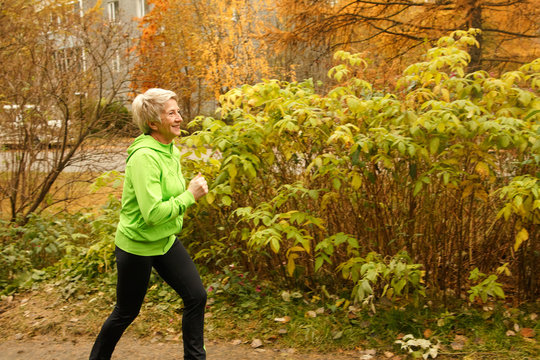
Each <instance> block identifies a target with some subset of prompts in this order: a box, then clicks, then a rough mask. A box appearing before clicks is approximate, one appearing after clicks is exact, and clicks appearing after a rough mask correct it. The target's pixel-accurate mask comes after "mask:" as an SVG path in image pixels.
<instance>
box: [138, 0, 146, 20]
mask: <svg viewBox="0 0 540 360" xmlns="http://www.w3.org/2000/svg"><path fill="white" fill-rule="evenodd" d="M137 2H138V4H139V17H143V16H144V15H146V0H138V1H137Z"/></svg>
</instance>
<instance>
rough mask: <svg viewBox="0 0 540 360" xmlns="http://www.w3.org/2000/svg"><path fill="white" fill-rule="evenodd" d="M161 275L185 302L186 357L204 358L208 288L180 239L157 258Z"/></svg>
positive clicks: (190, 359)
mask: <svg viewBox="0 0 540 360" xmlns="http://www.w3.org/2000/svg"><path fill="white" fill-rule="evenodd" d="M154 267H155V268H156V270H157V272H158V273H159V275H160V276H161V277H162V278H163V280H165V281H166V282H167V284H169V285H170V286H171V287H172V288H173V289H174V290H175V291H176V292H177V293H178V294H179V295H180V297H182V300H183V301H184V313H183V316H182V337H183V340H184V359H185V360H204V359H206V351H205V349H204V334H203V333H204V309H205V307H206V289H205V288H204V286H203V284H202V281H201V277H200V276H199V272H198V271H197V268H196V267H195V264H194V263H193V261H192V260H191V258H190V257H189V254H188V253H187V251H186V249H185V248H184V246H183V245H182V243H181V242H180V241H178V240H176V241H175V243H174V245H173V246H172V247H171V249H170V250H169V251H168V252H167V253H166V254H165V255H162V256H159V257H157V258H156V259H155V261H154Z"/></svg>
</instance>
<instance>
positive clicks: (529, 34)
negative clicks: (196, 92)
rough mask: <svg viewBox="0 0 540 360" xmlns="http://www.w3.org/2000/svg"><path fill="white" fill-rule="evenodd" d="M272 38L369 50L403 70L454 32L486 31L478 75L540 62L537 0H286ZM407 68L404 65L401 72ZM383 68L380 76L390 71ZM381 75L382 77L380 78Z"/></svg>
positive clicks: (477, 54)
mask: <svg viewBox="0 0 540 360" xmlns="http://www.w3.org/2000/svg"><path fill="white" fill-rule="evenodd" d="M278 4H279V6H278V9H279V14H280V19H281V23H280V25H278V26H276V27H274V28H273V29H272V31H270V32H269V36H270V37H271V38H272V39H274V41H276V42H277V43H280V44H281V48H287V47H289V46H292V47H293V48H295V49H302V48H307V49H308V50H309V51H311V52H312V51H313V50H312V49H313V48H315V49H316V50H317V52H319V53H320V54H318V55H317V54H315V55H316V56H313V54H311V56H309V54H308V56H307V61H308V62H315V61H316V60H317V59H320V58H321V57H323V56H328V55H329V54H331V53H333V52H334V51H335V50H337V49H345V50H349V51H355V52H362V53H363V55H364V56H365V57H366V58H370V59H372V60H373V61H374V62H376V67H378V68H379V66H386V67H388V66H387V65H396V63H398V64H397V65H399V62H400V61H401V60H402V59H403V55H407V56H409V57H410V56H417V55H418V54H421V53H422V52H423V51H424V50H425V49H426V48H428V47H429V46H431V45H432V44H433V43H434V41H435V40H436V39H438V38H439V37H440V36H442V35H444V34H446V33H448V32H450V31H453V30H459V29H461V30H467V29H470V28H475V29H479V30H480V33H479V35H478V36H477V40H478V42H479V46H478V47H472V48H471V49H470V54H471V62H470V64H469V67H470V69H471V70H474V69H478V68H480V67H481V68H483V69H486V70H489V69H499V70H502V69H508V68H509V67H512V64H514V65H515V64H523V63H526V62H528V61H531V60H533V59H535V58H537V57H539V56H540V32H539V31H540V23H539V22H538V18H539V17H540V3H539V2H538V0H425V1H424V0H398V1H379V0H280V1H279V2H278ZM397 67H398V68H401V67H400V66H397ZM381 70H382V69H381V68H379V72H381V73H384V70H382V71H381ZM380 75H381V74H379V76H380Z"/></svg>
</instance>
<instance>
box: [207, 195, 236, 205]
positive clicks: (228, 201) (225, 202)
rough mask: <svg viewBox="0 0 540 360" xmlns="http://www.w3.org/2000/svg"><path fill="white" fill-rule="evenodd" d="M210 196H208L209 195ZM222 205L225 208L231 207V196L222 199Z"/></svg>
mask: <svg viewBox="0 0 540 360" xmlns="http://www.w3.org/2000/svg"><path fill="white" fill-rule="evenodd" d="M207 195H208V194H207ZM221 203H222V204H223V205H225V206H231V204H232V199H231V197H230V196H228V195H225V196H223V197H222V198H221Z"/></svg>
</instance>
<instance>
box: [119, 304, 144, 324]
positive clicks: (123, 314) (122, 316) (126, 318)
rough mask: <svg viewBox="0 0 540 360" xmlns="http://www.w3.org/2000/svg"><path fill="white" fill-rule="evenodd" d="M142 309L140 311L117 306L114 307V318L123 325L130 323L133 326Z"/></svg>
mask: <svg viewBox="0 0 540 360" xmlns="http://www.w3.org/2000/svg"><path fill="white" fill-rule="evenodd" d="M139 312H140V308H139V309H124V308H120V307H118V305H116V306H115V307H114V311H113V316H114V317H115V318H116V319H117V320H118V321H120V322H122V323H128V324H131V323H132V322H133V320H135V318H137V316H139Z"/></svg>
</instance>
